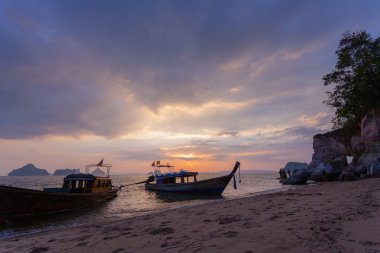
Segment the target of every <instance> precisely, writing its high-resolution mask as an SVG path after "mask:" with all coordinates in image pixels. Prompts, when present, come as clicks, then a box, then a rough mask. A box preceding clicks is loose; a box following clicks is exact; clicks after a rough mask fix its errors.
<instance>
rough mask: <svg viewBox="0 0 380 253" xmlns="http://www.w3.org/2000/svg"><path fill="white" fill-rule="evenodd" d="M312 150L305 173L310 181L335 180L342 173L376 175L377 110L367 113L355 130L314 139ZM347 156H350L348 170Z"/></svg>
mask: <svg viewBox="0 0 380 253" xmlns="http://www.w3.org/2000/svg"><path fill="white" fill-rule="evenodd" d="M313 149H314V154H313V156H312V161H311V162H310V164H309V170H310V171H311V172H312V174H311V176H310V179H312V180H314V181H326V180H336V179H338V177H339V175H341V174H342V173H343V172H344V174H354V175H355V176H357V177H359V176H364V175H368V174H371V175H377V174H379V175H380V108H378V109H374V110H372V111H371V112H369V113H367V115H366V116H365V117H364V118H363V119H362V121H361V123H360V125H359V127H358V128H357V129H345V130H344V129H337V130H334V131H331V132H328V133H325V134H317V135H315V136H314V137H313ZM347 156H352V162H351V164H350V166H349V164H348V162H347Z"/></svg>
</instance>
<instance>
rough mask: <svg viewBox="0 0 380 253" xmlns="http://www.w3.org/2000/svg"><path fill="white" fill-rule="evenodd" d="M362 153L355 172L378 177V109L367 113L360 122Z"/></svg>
mask: <svg viewBox="0 0 380 253" xmlns="http://www.w3.org/2000/svg"><path fill="white" fill-rule="evenodd" d="M361 129H362V131H361V140H362V145H363V146H364V152H363V154H362V155H361V157H360V158H359V159H358V162H357V166H356V169H355V172H356V173H357V174H366V175H371V176H380V108H377V109H375V110H373V111H372V112H370V113H368V114H367V115H366V116H365V117H364V118H363V120H362V122H361Z"/></svg>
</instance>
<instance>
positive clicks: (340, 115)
mask: <svg viewBox="0 0 380 253" xmlns="http://www.w3.org/2000/svg"><path fill="white" fill-rule="evenodd" d="M336 54H337V56H338V61H337V63H336V65H335V69H334V70H333V71H332V72H331V73H329V74H327V75H325V76H323V80H324V85H325V86H327V85H334V89H333V90H332V91H328V92H326V93H327V95H328V99H327V100H325V101H324V103H325V104H327V105H328V106H330V107H332V108H333V109H335V117H334V118H333V120H332V123H333V124H334V128H339V127H343V128H351V127H356V126H357V124H358V123H359V122H360V120H361V118H362V117H363V116H364V115H365V114H366V113H367V112H368V111H369V110H371V109H372V108H375V107H376V106H378V105H379V104H380V37H379V38H377V39H376V40H373V39H372V38H371V35H370V34H369V33H367V32H365V31H359V32H352V33H351V32H349V31H347V32H346V33H344V34H343V38H342V39H341V40H340V43H339V46H338V49H337V51H336Z"/></svg>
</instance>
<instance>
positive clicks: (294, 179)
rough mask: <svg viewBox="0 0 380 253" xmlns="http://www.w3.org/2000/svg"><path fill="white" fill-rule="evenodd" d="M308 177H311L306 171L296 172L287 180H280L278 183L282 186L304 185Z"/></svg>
mask: <svg viewBox="0 0 380 253" xmlns="http://www.w3.org/2000/svg"><path fill="white" fill-rule="evenodd" d="M310 175H311V172H310V171H309V170H307V169H302V170H296V171H295V172H294V173H293V175H292V176H290V177H289V178H287V179H281V180H280V182H281V183H283V184H291V185H297V184H306V182H307V180H308V179H309V177H310Z"/></svg>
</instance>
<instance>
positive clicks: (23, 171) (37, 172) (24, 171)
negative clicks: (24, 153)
mask: <svg viewBox="0 0 380 253" xmlns="http://www.w3.org/2000/svg"><path fill="white" fill-rule="evenodd" d="M8 176H49V172H47V171H46V170H44V169H40V168H37V167H36V166H34V165H33V164H31V163H29V164H27V165H25V166H24V167H21V168H18V169H14V170H12V171H11V172H10V173H9V174H8Z"/></svg>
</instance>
